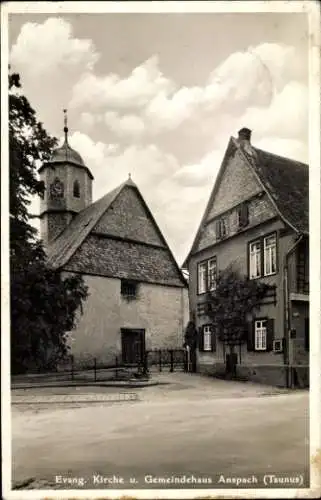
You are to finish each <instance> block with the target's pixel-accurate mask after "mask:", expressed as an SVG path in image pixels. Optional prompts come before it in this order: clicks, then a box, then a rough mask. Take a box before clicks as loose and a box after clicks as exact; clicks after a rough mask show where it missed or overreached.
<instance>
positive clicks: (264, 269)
mask: <svg viewBox="0 0 321 500" xmlns="http://www.w3.org/2000/svg"><path fill="white" fill-rule="evenodd" d="M268 238H274V247H271V246H270V247H266V240H267V239H268ZM273 248H274V251H275V271H272V272H269V273H268V272H267V271H266V269H267V259H266V257H267V255H266V253H267V249H268V250H269V252H268V256H269V261H270V262H269V264H270V265H271V269H272V263H273V259H272V252H271V251H270V250H271V249H273ZM276 256H277V237H276V233H272V234H270V235H268V236H264V238H263V271H264V276H273V274H276V269H277V267H276Z"/></svg>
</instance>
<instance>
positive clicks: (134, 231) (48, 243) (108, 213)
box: [39, 123, 188, 367]
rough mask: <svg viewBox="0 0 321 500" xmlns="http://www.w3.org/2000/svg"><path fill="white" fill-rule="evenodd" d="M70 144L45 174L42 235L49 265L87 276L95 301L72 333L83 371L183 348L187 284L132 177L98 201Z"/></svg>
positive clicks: (47, 165) (46, 167)
mask: <svg viewBox="0 0 321 500" xmlns="http://www.w3.org/2000/svg"><path fill="white" fill-rule="evenodd" d="M64 133H65V140H64V143H63V145H62V146H61V147H59V148H57V149H55V150H54V152H53V155H52V157H51V159H50V161H49V162H48V163H45V164H43V165H42V166H41V167H40V169H39V174H40V179H41V180H42V181H44V183H45V188H46V190H45V195H44V197H43V199H41V202H40V221H41V237H42V240H43V242H44V246H45V248H46V252H47V256H48V263H49V265H50V266H52V267H53V268H55V269H58V270H60V271H61V272H62V273H63V275H64V276H67V275H68V274H69V273H71V274H75V273H77V274H78V273H80V274H81V275H82V276H83V279H84V281H85V283H86V285H87V286H88V292H89V296H88V298H87V300H86V302H85V303H84V307H83V311H82V313H80V312H79V315H78V317H77V326H76V328H75V329H74V330H73V331H72V332H70V340H69V341H70V343H71V354H73V356H74V360H75V366H83V367H84V366H86V365H88V366H89V365H90V366H92V363H93V359H94V358H96V360H97V363H98V364H106V365H107V364H109V363H110V364H111V363H113V362H114V360H115V357H116V356H119V359H121V360H122V362H123V363H125V364H131V363H135V361H137V360H138V359H140V358H141V356H142V355H143V353H144V352H145V350H150V349H175V348H181V347H182V345H183V338H184V328H185V326H186V323H187V320H188V291H187V282H186V280H185V278H184V276H183V274H182V271H181V269H180V268H179V266H178V265H177V263H176V261H175V258H174V257H173V254H172V253H171V251H170V249H169V247H168V245H167V243H166V241H165V239H164V237H163V235H162V233H161V231H160V229H159V227H158V225H157V223H156V221H155V219H154V217H153V215H152V213H151V212H150V210H149V208H148V206H147V205H146V203H145V201H144V199H143V197H142V195H141V193H140V191H139V189H138V187H137V186H136V184H135V183H134V182H133V180H132V179H131V178H130V176H129V178H128V179H127V180H126V181H125V182H124V183H123V184H121V185H120V186H118V187H116V188H115V189H113V190H112V191H110V192H108V193H107V194H105V195H104V196H103V197H102V198H100V199H99V200H97V201H95V202H94V203H93V202H92V183H93V180H94V178H93V175H92V173H91V171H90V170H89V168H88V167H87V166H86V165H85V163H84V161H83V159H82V158H81V156H80V155H79V154H78V153H77V152H76V151H74V150H73V149H72V148H71V147H70V145H69V143H68V128H67V124H66V123H65V128H64Z"/></svg>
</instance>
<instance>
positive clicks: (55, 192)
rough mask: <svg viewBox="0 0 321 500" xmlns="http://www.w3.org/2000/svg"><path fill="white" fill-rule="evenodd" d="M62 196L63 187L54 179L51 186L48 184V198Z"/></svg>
mask: <svg viewBox="0 0 321 500" xmlns="http://www.w3.org/2000/svg"><path fill="white" fill-rule="evenodd" d="M63 195H64V185H63V183H62V182H61V181H60V180H59V179H58V178H56V179H55V180H54V182H53V183H52V184H50V197H51V198H62V197H63Z"/></svg>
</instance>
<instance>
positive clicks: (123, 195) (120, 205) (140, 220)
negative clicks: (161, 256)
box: [91, 186, 165, 248]
mask: <svg viewBox="0 0 321 500" xmlns="http://www.w3.org/2000/svg"><path fill="white" fill-rule="evenodd" d="M91 232H92V234H103V235H109V236H115V237H119V238H124V239H129V240H135V241H141V242H144V243H147V244H151V245H157V246H160V247H163V248H165V243H164V241H163V239H162V237H161V235H160V234H159V231H158V230H157V227H156V226H155V223H154V221H153V220H152V217H151V215H150V213H149V212H148V209H147V207H146V205H145V203H144V201H143V199H142V197H141V196H140V194H139V192H138V190H137V188H136V187H134V186H125V187H124V188H123V189H122V191H121V192H120V194H119V195H118V196H117V197H116V199H115V200H114V202H113V203H112V204H111V205H110V206H109V208H108V209H107V210H106V212H105V213H104V214H103V216H102V217H101V218H100V220H99V221H98V223H97V224H96V225H95V226H94V228H93V229H92V231H91Z"/></svg>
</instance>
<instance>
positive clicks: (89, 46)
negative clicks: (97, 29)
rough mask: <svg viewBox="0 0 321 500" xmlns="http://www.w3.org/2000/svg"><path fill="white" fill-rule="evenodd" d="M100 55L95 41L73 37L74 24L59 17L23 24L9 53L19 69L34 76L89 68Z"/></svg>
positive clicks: (90, 68) (91, 67)
mask: <svg viewBox="0 0 321 500" xmlns="http://www.w3.org/2000/svg"><path fill="white" fill-rule="evenodd" d="M98 57H99V56H98V54H97V52H96V51H95V48H94V46H93V43H92V41H91V40H86V39H81V40H80V39H78V38H73V37H72V26H71V24H70V23H68V22H67V21H65V20H64V19H62V18H59V17H52V18H49V19H47V20H46V21H45V22H44V23H42V24H37V23H26V24H24V25H23V26H22V28H21V31H20V33H19V36H18V38H17V41H16V43H15V44H14V45H13V47H12V50H11V55H10V59H11V62H12V64H13V65H14V67H15V68H16V69H17V71H22V72H23V74H24V75H26V74H32V75H33V77H34V78H37V77H41V76H44V75H48V74H53V73H55V72H56V71H59V73H60V72H61V71H65V70H66V69H68V68H70V67H75V66H78V67H79V68H82V71H83V70H84V69H87V70H89V71H90V70H92V69H93V66H94V64H95V63H96V61H97V60H98Z"/></svg>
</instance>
